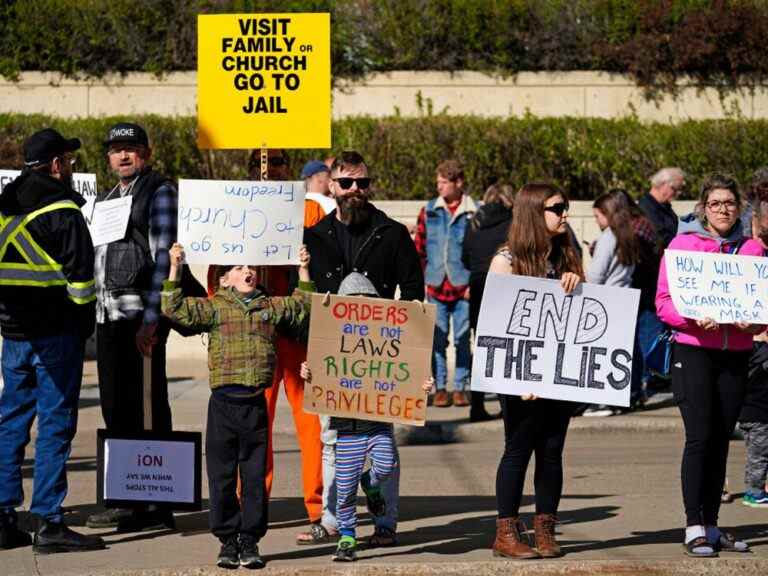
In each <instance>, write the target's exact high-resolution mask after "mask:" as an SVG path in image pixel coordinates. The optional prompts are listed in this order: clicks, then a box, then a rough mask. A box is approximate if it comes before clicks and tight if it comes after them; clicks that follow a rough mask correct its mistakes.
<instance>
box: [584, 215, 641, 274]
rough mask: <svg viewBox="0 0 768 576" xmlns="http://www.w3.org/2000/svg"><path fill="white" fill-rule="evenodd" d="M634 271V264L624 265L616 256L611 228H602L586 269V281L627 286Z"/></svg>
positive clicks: (614, 238) (614, 240)
mask: <svg viewBox="0 0 768 576" xmlns="http://www.w3.org/2000/svg"><path fill="white" fill-rule="evenodd" d="M634 271H635V267H634V266H625V265H624V264H621V263H620V262H619V259H618V258H617V257H616V236H614V235H613V232H612V231H611V229H610V228H606V229H605V230H603V232H602V234H600V237H599V238H598V239H597V243H596V244H595V253H594V255H593V256H592V262H590V264H589V270H587V282H590V283H591V284H605V285H606V286H621V287H624V288H627V287H629V286H631V285H632V274H633V273H634Z"/></svg>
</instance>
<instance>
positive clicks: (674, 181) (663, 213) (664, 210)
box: [638, 167, 685, 248]
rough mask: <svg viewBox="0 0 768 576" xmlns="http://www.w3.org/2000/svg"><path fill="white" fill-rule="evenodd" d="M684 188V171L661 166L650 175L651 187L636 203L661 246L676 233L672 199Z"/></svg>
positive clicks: (667, 243)
mask: <svg viewBox="0 0 768 576" xmlns="http://www.w3.org/2000/svg"><path fill="white" fill-rule="evenodd" d="M684 188H685V172H683V171H682V170H681V169H680V168H676V167H669V168H662V169H661V170H659V171H658V172H656V174H654V175H653V176H652V177H651V189H650V191H648V193H647V194H646V195H645V196H643V197H642V198H640V201H639V202H638V204H639V205H640V209H641V210H642V211H643V212H644V213H645V215H646V216H647V217H648V219H649V220H650V221H651V223H652V224H653V225H654V227H655V228H656V232H657V233H658V235H659V239H660V241H661V245H662V248H666V247H667V246H668V245H669V243H670V242H671V241H672V238H674V237H675V235H676V234H677V222H678V219H677V214H675V211H674V210H672V200H674V199H675V197H676V196H677V195H678V193H679V192H680V191H681V190H683V189H684Z"/></svg>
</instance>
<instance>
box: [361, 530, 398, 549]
mask: <svg viewBox="0 0 768 576" xmlns="http://www.w3.org/2000/svg"><path fill="white" fill-rule="evenodd" d="M396 545H397V535H396V534H395V531H394V530H392V529H391V528H387V527H386V526H376V528H375V529H374V531H373V534H371V536H370V538H368V547H369V548H386V547H387V546H396Z"/></svg>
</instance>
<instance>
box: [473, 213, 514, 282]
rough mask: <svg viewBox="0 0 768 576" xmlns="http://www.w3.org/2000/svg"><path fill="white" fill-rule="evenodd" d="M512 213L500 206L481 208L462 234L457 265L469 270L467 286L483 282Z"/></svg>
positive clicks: (505, 235)
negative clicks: (460, 264)
mask: <svg viewBox="0 0 768 576" xmlns="http://www.w3.org/2000/svg"><path fill="white" fill-rule="evenodd" d="M511 223H512V209H511V208H507V207H506V206H504V204H502V203H500V202H494V203H493V204H485V205H483V206H480V208H479V209H478V210H477V212H475V214H474V216H472V220H471V221H470V224H469V226H467V230H466V232H465V233H464V244H463V246H462V251H461V261H462V263H463V264H464V266H465V267H466V268H467V270H469V282H470V284H474V283H476V282H477V281H483V282H484V281H485V276H486V275H487V274H488V268H490V266H491V260H493V257H494V256H495V255H496V252H498V251H499V247H501V245H502V244H504V242H506V241H507V235H508V234H509V225H510V224H511Z"/></svg>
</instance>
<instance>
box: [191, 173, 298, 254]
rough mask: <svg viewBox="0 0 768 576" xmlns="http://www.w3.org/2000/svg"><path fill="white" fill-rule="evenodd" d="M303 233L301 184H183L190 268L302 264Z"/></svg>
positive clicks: (245, 182)
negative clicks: (191, 265)
mask: <svg viewBox="0 0 768 576" xmlns="http://www.w3.org/2000/svg"><path fill="white" fill-rule="evenodd" d="M303 232H304V183H303V182H269V181H265V182H254V181H236V180H235V181H224V180H183V179H182V180H180V181H179V232H178V236H179V242H180V243H181V244H182V245H183V246H184V251H185V253H186V257H187V262H189V263H190V264H253V265H265V266H270V265H283V264H298V263H299V247H300V246H301V242H302V236H303Z"/></svg>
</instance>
